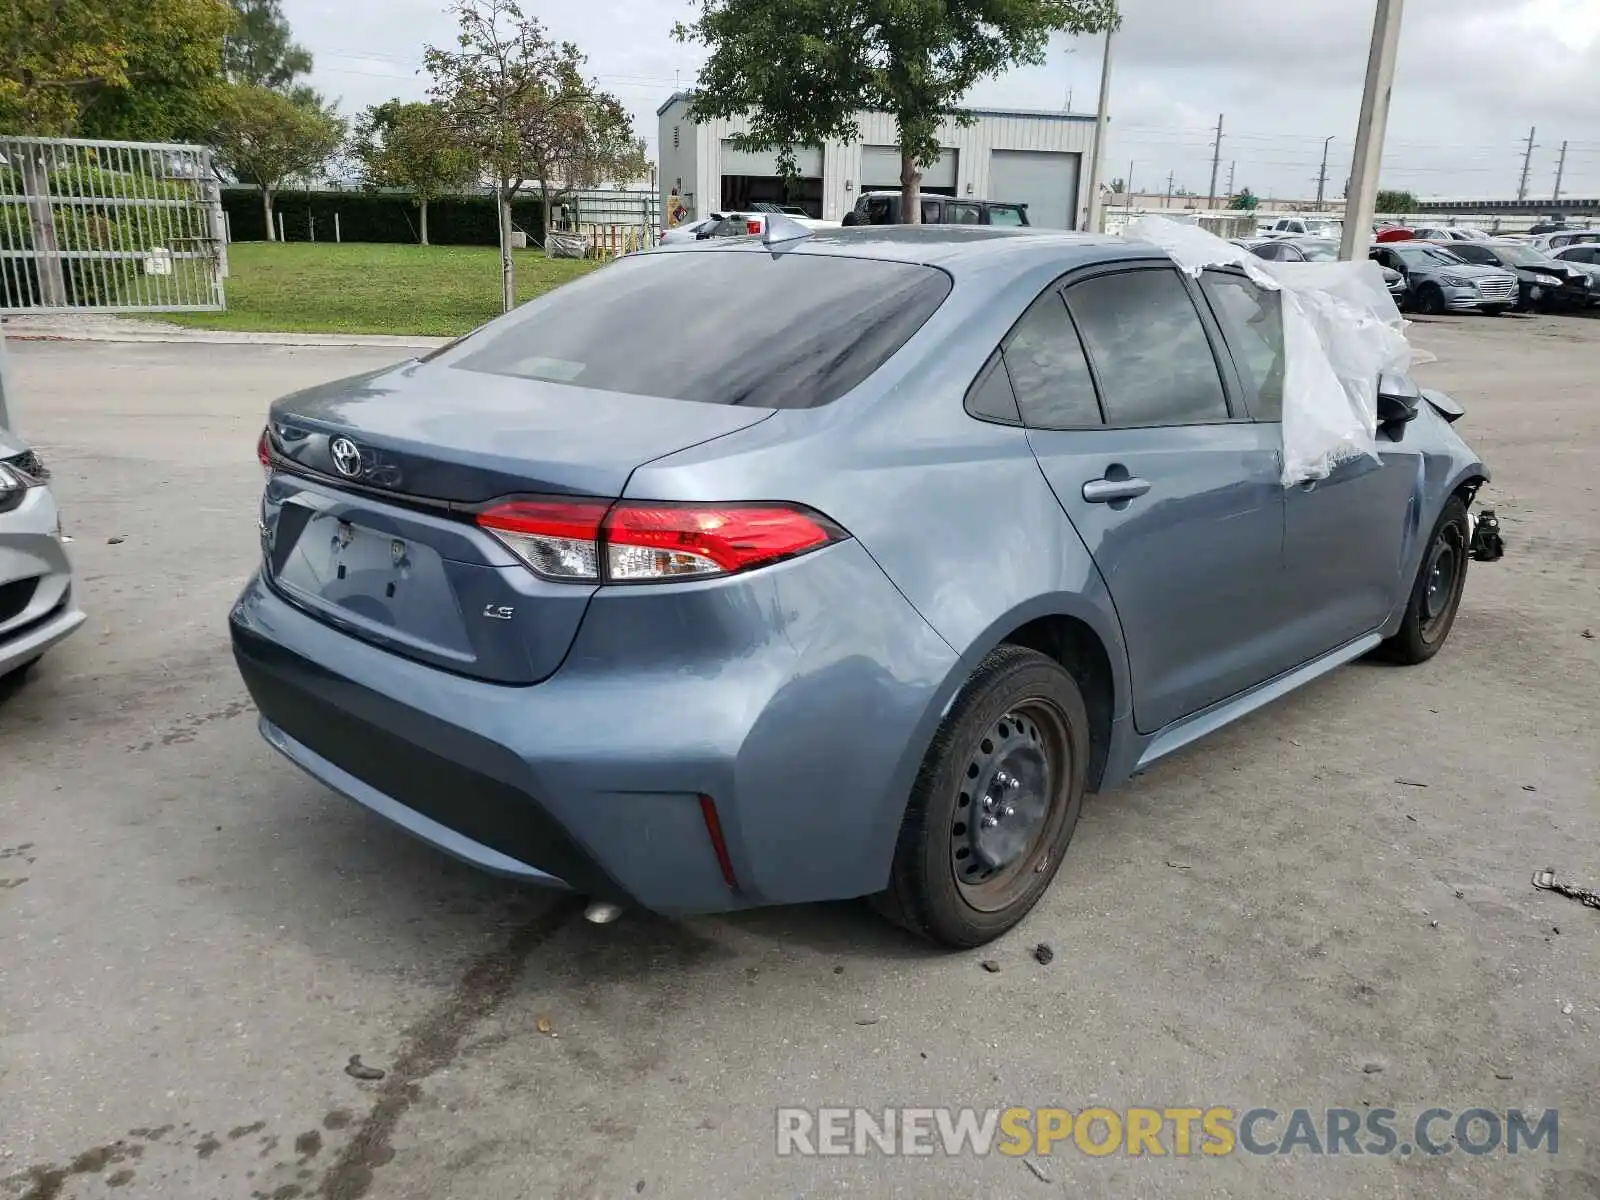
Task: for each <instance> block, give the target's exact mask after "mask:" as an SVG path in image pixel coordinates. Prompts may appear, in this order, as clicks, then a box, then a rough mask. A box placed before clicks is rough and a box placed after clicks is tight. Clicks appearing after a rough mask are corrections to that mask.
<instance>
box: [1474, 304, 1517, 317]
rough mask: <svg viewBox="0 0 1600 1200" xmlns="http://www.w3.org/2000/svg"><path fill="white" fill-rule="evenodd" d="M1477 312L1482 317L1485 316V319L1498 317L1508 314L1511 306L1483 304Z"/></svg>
mask: <svg viewBox="0 0 1600 1200" xmlns="http://www.w3.org/2000/svg"><path fill="white" fill-rule="evenodd" d="M1478 311H1479V312H1481V313H1483V314H1484V316H1486V317H1498V316H1499V315H1500V314H1501V313H1507V312H1510V311H1511V305H1509V304H1484V305H1481V306H1480V307H1479V309H1478Z"/></svg>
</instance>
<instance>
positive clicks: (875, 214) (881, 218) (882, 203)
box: [867, 196, 894, 225]
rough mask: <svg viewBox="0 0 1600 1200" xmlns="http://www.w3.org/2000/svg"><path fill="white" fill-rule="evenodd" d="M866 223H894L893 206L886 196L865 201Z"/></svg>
mask: <svg viewBox="0 0 1600 1200" xmlns="http://www.w3.org/2000/svg"><path fill="white" fill-rule="evenodd" d="M867 222H868V223H869V224H872V225H890V224H893V223H894V204H893V202H892V201H891V200H890V199H889V198H888V197H887V196H879V197H877V198H876V199H873V200H868V201H867Z"/></svg>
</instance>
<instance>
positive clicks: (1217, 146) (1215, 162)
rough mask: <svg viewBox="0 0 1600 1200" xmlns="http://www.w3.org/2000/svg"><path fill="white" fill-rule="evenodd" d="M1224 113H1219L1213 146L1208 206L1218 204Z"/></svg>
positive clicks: (1212, 206)
mask: <svg viewBox="0 0 1600 1200" xmlns="http://www.w3.org/2000/svg"><path fill="white" fill-rule="evenodd" d="M1222 117H1223V114H1222V113H1218V114H1217V140H1216V142H1215V143H1214V144H1213V145H1212V147H1211V199H1210V201H1208V202H1207V204H1206V207H1207V208H1215V207H1216V206H1217V168H1218V167H1220V166H1221V165H1222Z"/></svg>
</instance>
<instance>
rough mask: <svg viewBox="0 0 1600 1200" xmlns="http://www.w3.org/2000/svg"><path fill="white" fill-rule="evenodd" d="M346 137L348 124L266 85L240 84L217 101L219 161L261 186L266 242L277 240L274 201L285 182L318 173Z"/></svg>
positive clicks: (250, 181) (236, 174) (228, 90)
mask: <svg viewBox="0 0 1600 1200" xmlns="http://www.w3.org/2000/svg"><path fill="white" fill-rule="evenodd" d="M343 140H344V122H343V121H341V120H340V119H339V118H338V117H337V116H336V115H335V114H334V113H333V112H331V111H329V110H326V109H320V108H312V107H309V106H307V105H305V104H301V103H298V102H297V101H295V100H293V99H291V98H290V97H288V96H285V95H283V94H281V93H279V92H274V91H271V90H269V89H268V88H264V87H254V86H251V85H249V84H237V85H234V86H232V87H229V88H227V89H226V90H225V93H224V95H223V97H222V99H221V101H220V103H219V105H218V112H217V123H216V135H215V143H216V147H217V155H218V158H219V160H220V162H221V165H222V166H223V167H224V168H225V169H227V170H228V171H231V172H232V173H233V174H234V175H235V176H237V177H238V178H239V179H241V180H243V181H245V182H246V183H253V184H255V185H256V186H257V187H259V188H260V189H261V207H262V211H263V212H264V213H265V214H266V218H267V240H268V241H269V242H270V241H273V240H275V231H274V229H273V225H272V202H273V198H274V197H275V196H276V194H277V191H278V188H279V187H281V186H282V184H283V181H284V180H285V179H287V178H289V177H290V176H292V175H302V174H305V173H307V172H309V171H314V170H316V169H317V168H318V167H320V166H322V165H323V164H324V163H325V162H327V161H328V159H329V158H330V157H332V155H333V154H334V152H335V151H337V150H338V149H339V145H340V143H341V142H342V141H343Z"/></svg>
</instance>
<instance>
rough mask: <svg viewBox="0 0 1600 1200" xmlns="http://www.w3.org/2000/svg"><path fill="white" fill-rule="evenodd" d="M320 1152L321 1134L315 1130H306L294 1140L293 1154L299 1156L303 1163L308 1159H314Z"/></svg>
mask: <svg viewBox="0 0 1600 1200" xmlns="http://www.w3.org/2000/svg"><path fill="white" fill-rule="evenodd" d="M321 1150H322V1134H320V1133H318V1132H317V1131H316V1130H315V1129H308V1130H306V1131H305V1132H304V1133H302V1134H301V1135H300V1136H299V1137H297V1138H295V1140H294V1152H295V1153H296V1154H298V1155H300V1156H301V1161H302V1162H304V1161H305V1160H306V1159H308V1158H315V1157H316V1156H317V1154H318V1153H320V1152H321Z"/></svg>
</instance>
